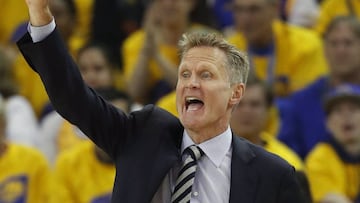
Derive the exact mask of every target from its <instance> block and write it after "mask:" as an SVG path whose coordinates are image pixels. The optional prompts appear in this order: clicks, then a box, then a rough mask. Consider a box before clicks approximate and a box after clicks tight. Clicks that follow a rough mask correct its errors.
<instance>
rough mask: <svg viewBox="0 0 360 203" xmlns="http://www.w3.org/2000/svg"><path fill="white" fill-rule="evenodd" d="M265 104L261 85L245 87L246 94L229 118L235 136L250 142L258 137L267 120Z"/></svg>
mask: <svg viewBox="0 0 360 203" xmlns="http://www.w3.org/2000/svg"><path fill="white" fill-rule="evenodd" d="M267 113H268V109H267V104H266V97H265V93H264V89H263V87H262V86H261V85H258V84H254V85H251V86H247V88H246V94H245V95H244V98H243V99H242V100H241V102H240V103H239V104H238V106H237V107H236V108H235V110H234V112H233V114H232V117H231V128H232V129H233V131H234V132H235V134H237V135H239V136H242V137H244V138H246V139H250V140H252V139H253V138H254V136H259V135H260V133H261V132H262V131H263V129H264V127H265V123H266V120H267V116H268V115H267Z"/></svg>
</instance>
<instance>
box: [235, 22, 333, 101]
mask: <svg viewBox="0 0 360 203" xmlns="http://www.w3.org/2000/svg"><path fill="white" fill-rule="evenodd" d="M273 31H274V56H273V58H272V60H271V61H270V59H269V57H261V56H253V57H251V61H252V62H253V67H254V69H253V71H254V74H255V75H256V76H257V77H258V78H260V79H262V80H268V79H269V78H268V77H269V75H268V70H267V69H268V65H269V66H271V67H273V69H274V70H273V72H272V74H273V75H274V77H273V79H274V83H273V85H274V90H275V95H276V96H287V95H289V94H290V93H292V92H294V91H297V90H299V89H301V88H304V87H305V86H306V85H308V84H310V83H311V82H313V81H314V80H315V79H317V78H319V76H321V75H324V74H326V73H327V65H326V61H325V57H324V53H323V48H322V42H321V40H320V38H319V37H318V36H317V35H316V34H315V33H314V32H312V31H309V30H306V29H305V28H301V27H296V26H293V25H289V24H285V23H282V22H280V21H274V23H273ZM228 40H229V42H230V43H232V44H234V45H235V46H236V47H238V48H239V49H241V50H244V51H246V50H247V49H248V47H247V42H246V40H245V38H244V36H243V35H242V34H241V33H240V32H237V33H235V34H233V35H231V36H230V37H229V38H228ZM272 65H273V66H272Z"/></svg>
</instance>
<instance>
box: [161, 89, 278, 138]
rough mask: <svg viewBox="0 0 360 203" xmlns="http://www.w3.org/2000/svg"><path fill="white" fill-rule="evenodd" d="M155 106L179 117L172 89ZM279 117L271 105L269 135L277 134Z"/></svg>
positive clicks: (267, 125) (267, 130)
mask: <svg viewBox="0 0 360 203" xmlns="http://www.w3.org/2000/svg"><path fill="white" fill-rule="evenodd" d="M156 105H157V106H159V107H160V108H163V109H165V110H167V111H168V112H170V113H172V114H173V115H174V116H176V117H179V114H178V113H177V111H176V92H175V91H173V92H171V93H169V94H167V95H165V96H164V97H162V98H161V99H160V100H159V101H158V102H157V103H156ZM279 123H280V118H279V114H278V110H277V109H276V108H275V107H272V108H271V109H270V112H269V119H268V121H267V123H266V127H265V128H266V129H265V131H266V132H269V133H270V134H271V135H277V133H278V130H279Z"/></svg>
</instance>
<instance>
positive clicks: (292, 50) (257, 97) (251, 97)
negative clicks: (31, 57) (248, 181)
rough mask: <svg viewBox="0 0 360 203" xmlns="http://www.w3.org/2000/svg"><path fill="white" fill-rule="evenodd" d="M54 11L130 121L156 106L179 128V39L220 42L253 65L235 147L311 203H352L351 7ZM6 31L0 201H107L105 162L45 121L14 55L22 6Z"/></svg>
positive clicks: (220, 1) (43, 106)
mask: <svg viewBox="0 0 360 203" xmlns="http://www.w3.org/2000/svg"><path fill="white" fill-rule="evenodd" d="M50 6H51V8H50V9H51V11H52V14H53V15H54V17H55V22H56V25H57V29H58V30H59V31H60V33H61V35H62V38H63V40H64V41H65V43H66V44H67V48H68V49H69V51H70V53H71V54H72V56H73V57H74V59H75V61H76V63H77V64H78V67H79V71H80V73H81V75H82V77H83V79H84V81H85V83H86V84H87V85H88V86H89V87H91V88H92V89H94V90H95V91H97V92H98V93H99V94H100V95H101V96H102V97H103V98H104V99H106V100H107V101H108V102H111V103H112V104H114V105H115V106H117V107H118V108H119V109H122V110H123V111H125V112H127V113H131V112H132V111H136V110H138V109H141V108H142V106H144V105H146V104H156V105H158V106H160V107H162V108H164V109H166V110H167V111H169V112H171V113H172V114H174V115H175V116H177V112H176V105H175V99H176V95H175V91H174V90H175V86H176V82H177V75H178V73H177V67H178V65H179V63H180V61H179V55H178V48H177V43H178V40H179V39H180V38H181V36H182V34H183V33H185V32H217V33H221V34H223V35H224V36H225V37H226V38H227V40H228V41H229V42H231V43H232V44H234V45H235V46H236V47H238V48H239V49H240V50H242V51H244V52H245V53H246V54H247V56H248V59H249V62H250V66H251V69H250V76H249V81H248V84H247V88H246V93H245V96H244V98H243V100H242V101H241V102H240V104H239V105H238V106H237V107H236V109H234V112H233V118H232V121H231V128H232V130H233V133H234V135H236V136H241V137H244V138H245V139H248V140H249V141H250V142H252V143H254V144H257V145H260V146H263V147H264V148H265V149H266V150H268V151H270V152H272V153H275V154H277V155H278V156H280V157H282V158H284V159H285V160H287V161H288V162H289V163H290V164H292V165H293V166H294V168H295V170H296V171H297V175H298V180H299V182H300V183H301V184H302V186H303V189H304V191H303V194H304V196H306V197H307V199H308V202H315V203H317V202H321V203H355V202H360V21H359V19H360V1H359V0H106V1H105V0H50ZM0 19H1V21H0V203H2V202H6V203H9V202H10V203H18V202H28V203H39V202H59V203H60V202H61V203H63V202H74V203H99V202H102V203H104V202H110V198H111V192H112V191H111V190H112V187H113V185H112V184H113V182H114V181H113V180H114V178H115V168H114V165H113V162H112V160H111V159H110V158H109V157H108V156H107V154H106V153H104V152H103V151H102V150H101V149H100V148H98V147H96V146H95V145H94V144H93V143H92V142H91V141H89V140H88V138H87V137H86V135H84V134H83V133H82V132H81V131H80V130H79V129H78V128H77V127H76V126H73V125H72V124H71V123H69V122H67V121H66V120H64V119H63V118H62V117H61V116H60V115H59V114H58V113H57V112H55V111H54V110H53V108H52V105H51V103H50V101H49V99H48V96H47V94H46V90H45V89H44V87H43V85H42V83H41V80H40V78H39V77H38V75H37V74H36V73H35V72H34V71H33V70H32V69H31V67H30V66H29V65H28V64H27V63H26V62H25V60H24V58H23V57H22V55H21V54H20V53H19V51H18V49H17V47H16V41H17V40H19V39H20V38H21V37H22V36H23V35H24V34H25V33H26V32H27V26H28V11H27V7H26V4H25V1H24V0H0ZM73 99H76V98H73ZM64 105H66V104H64ZM120 167H121V166H120ZM264 170H266V168H264ZM232 190H236V188H232Z"/></svg>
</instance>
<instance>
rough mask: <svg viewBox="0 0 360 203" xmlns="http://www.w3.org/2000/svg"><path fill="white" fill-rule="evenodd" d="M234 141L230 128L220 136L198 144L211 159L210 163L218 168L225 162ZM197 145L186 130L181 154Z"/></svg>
mask: <svg viewBox="0 0 360 203" xmlns="http://www.w3.org/2000/svg"><path fill="white" fill-rule="evenodd" d="M231 141H232V133H231V129H230V126H228V128H227V129H226V130H225V131H224V132H223V133H221V134H220V135H218V136H215V137H213V138H211V139H209V140H206V141H205V142H202V143H200V144H198V145H197V146H199V147H200V148H201V149H202V150H203V151H204V153H205V155H206V156H207V157H208V158H209V159H210V161H211V162H212V163H213V164H214V165H215V166H216V167H219V166H220V164H221V162H222V161H223V160H224V158H225V155H226V153H227V152H228V151H229V150H230V147H231ZM194 144H195V143H194V142H193V140H192V139H191V138H190V136H189V135H188V133H187V132H186V130H184V136H183V140H182V144H181V153H182V152H183V151H184V150H185V149H186V148H187V147H189V146H190V145H194Z"/></svg>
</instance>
